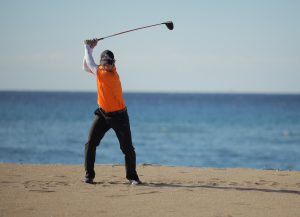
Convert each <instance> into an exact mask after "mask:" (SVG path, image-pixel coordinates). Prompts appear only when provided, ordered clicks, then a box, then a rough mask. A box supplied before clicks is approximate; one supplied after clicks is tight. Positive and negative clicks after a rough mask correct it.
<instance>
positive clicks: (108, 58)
mask: <svg viewBox="0 0 300 217" xmlns="http://www.w3.org/2000/svg"><path fill="white" fill-rule="evenodd" d="M114 63H115V57H114V54H113V52H111V51H110V50H105V51H103V52H102V53H101V56H100V64H109V65H113V64H114Z"/></svg>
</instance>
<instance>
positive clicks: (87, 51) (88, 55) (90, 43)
mask: <svg viewBox="0 0 300 217" xmlns="http://www.w3.org/2000/svg"><path fill="white" fill-rule="evenodd" d="M96 45H97V41H96V40H86V41H85V42H84V58H83V70H85V71H87V72H90V73H93V74H96V73H97V70H98V65H96V63H95V61H94V58H93V55H92V53H93V48H94V47H96Z"/></svg>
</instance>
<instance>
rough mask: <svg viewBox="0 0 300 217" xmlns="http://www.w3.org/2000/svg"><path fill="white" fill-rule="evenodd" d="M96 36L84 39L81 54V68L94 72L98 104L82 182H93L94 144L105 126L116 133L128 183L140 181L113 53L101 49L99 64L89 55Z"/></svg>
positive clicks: (86, 151) (94, 44)
mask: <svg viewBox="0 0 300 217" xmlns="http://www.w3.org/2000/svg"><path fill="white" fill-rule="evenodd" d="M96 45H97V40H96V39H93V40H86V41H85V42H84V48H85V54H84V58H83V69H84V70H85V71H87V72H90V73H92V74H95V75H96V80H97V90H98V105H99V107H98V108H97V109H96V110H95V112H94V113H95V120H94V122H93V124H92V127H91V129H90V132H89V136H88V141H87V143H86V144H85V162H84V166H85V172H86V174H85V179H84V181H85V183H90V184H93V180H94V178H95V170H94V164H95V157H96V147H97V146H98V145H99V144H100V141H101V139H102V138H103V136H104V135H105V133H106V132H107V131H108V130H109V129H111V128H112V129H113V130H114V131H115V133H116V135H117V137H118V140H119V143H120V148H121V150H122V152H123V154H124V155H125V168H126V178H127V179H128V180H129V182H130V184H133V185H136V184H141V183H142V182H141V181H140V180H139V177H138V175H137V172H136V155H135V151H134V147H133V145H132V139H131V131H130V124H129V117H128V113H127V109H126V105H125V102H124V98H123V93H122V86H121V82H120V78H119V75H118V73H117V69H116V66H115V58H114V54H113V53H112V52H111V51H109V50H105V51H103V52H102V54H101V57H100V65H96V64H95V61H94V59H93V56H92V51H93V48H94V47H95V46H96Z"/></svg>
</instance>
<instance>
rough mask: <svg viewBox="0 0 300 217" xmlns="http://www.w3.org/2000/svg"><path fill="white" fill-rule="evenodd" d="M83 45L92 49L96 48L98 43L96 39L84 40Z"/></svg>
mask: <svg viewBox="0 0 300 217" xmlns="http://www.w3.org/2000/svg"><path fill="white" fill-rule="evenodd" d="M84 43H85V44H87V45H89V46H90V48H92V49H93V48H94V47H96V46H97V43H98V41H97V39H91V40H85V41H84Z"/></svg>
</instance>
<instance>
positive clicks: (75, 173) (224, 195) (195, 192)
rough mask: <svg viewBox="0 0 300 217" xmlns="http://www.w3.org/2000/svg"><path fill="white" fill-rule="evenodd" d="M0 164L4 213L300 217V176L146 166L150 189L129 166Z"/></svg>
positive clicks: (142, 172)
mask: <svg viewBox="0 0 300 217" xmlns="http://www.w3.org/2000/svg"><path fill="white" fill-rule="evenodd" d="M95 170H96V178H95V182H96V184H93V185H91V184H85V183H83V182H82V179H83V175H84V169H83V166H82V165H61V164H9V163H2V164H0V216H22V217H27V216H28V217H29V216H30V217H33V216H39V217H41V216H49V217H51V216H53V217H54V216H74V217H76V216H80V217H82V216H118V217H120V216H122V217H125V216H130V217H135V216H138V217H141V216H147V217H149V216H163V217H166V216H172V217H177V216H178V217H179V216H180V217H182V216H185V217H186V216H209V217H210V216H211V217H235V216H251V217H253V216H255V217H260V216H261V217H267V216H272V217H274V216H291V217H296V216H300V171H278V170H254V169H214V168H192V167H173V166H161V165H151V164H143V165H139V166H138V168H137V171H138V173H139V174H140V178H141V180H142V181H144V185H140V186H132V185H129V184H128V182H127V180H126V179H125V178H124V176H125V171H124V166H123V165H96V166H95Z"/></svg>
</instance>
